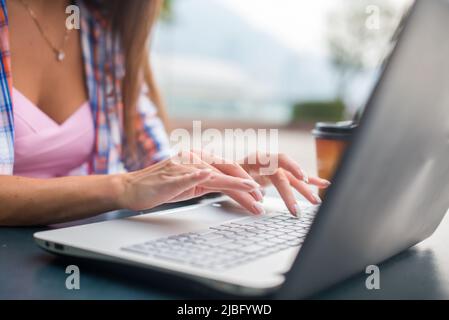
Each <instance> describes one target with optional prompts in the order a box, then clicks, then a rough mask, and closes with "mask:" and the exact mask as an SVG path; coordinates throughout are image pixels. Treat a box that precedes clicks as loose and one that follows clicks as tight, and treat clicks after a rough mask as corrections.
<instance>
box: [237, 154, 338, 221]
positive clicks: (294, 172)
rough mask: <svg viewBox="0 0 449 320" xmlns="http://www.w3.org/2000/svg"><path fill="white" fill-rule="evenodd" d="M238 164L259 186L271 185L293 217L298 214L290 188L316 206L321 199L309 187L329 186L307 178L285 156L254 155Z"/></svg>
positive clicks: (296, 165) (320, 187)
mask: <svg viewBox="0 0 449 320" xmlns="http://www.w3.org/2000/svg"><path fill="white" fill-rule="evenodd" d="M274 162H276V163H275V164H274ZM239 163H241V166H242V168H243V169H244V170H245V171H246V172H248V173H249V174H250V175H251V176H252V177H253V178H254V179H255V180H256V181H257V182H258V183H259V184H260V185H261V186H267V185H270V184H273V185H274V186H275V188H276V189H277V190H278V192H279V194H280V195H281V197H282V199H283V200H284V202H285V204H286V205H287V208H288V210H289V211H290V212H291V213H292V214H293V215H295V216H296V215H298V214H299V206H298V203H297V201H296V198H295V195H294V193H293V190H292V188H293V189H296V190H297V191H298V192H299V193H301V194H302V195H303V196H304V197H305V198H306V199H307V200H308V201H310V202H311V203H312V204H315V205H318V204H320V203H321V199H320V197H319V196H318V195H317V194H315V193H314V192H313V191H312V190H311V189H310V185H314V186H316V187H318V188H319V189H325V188H327V187H328V186H329V185H330V184H331V183H330V182H329V181H327V180H325V179H321V178H318V177H309V176H308V175H307V173H306V172H304V170H303V169H301V167H300V166H299V165H298V164H297V163H296V162H295V161H293V160H292V159H291V158H290V157H288V156H287V155H285V154H261V153H256V154H252V155H250V156H248V157H246V158H245V159H244V160H243V161H240V162H239Z"/></svg>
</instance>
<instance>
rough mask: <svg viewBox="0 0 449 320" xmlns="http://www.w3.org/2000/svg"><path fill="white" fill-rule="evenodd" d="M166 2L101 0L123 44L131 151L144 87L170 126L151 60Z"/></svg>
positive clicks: (126, 132)
mask: <svg viewBox="0 0 449 320" xmlns="http://www.w3.org/2000/svg"><path fill="white" fill-rule="evenodd" d="M163 1H164V0H102V1H98V0H96V1H94V2H95V3H96V4H97V5H99V6H101V9H102V10H103V11H104V14H106V15H107V16H108V18H109V20H110V23H111V26H112V28H113V31H114V32H117V33H118V35H119V38H120V40H121V45H122V49H123V52H124V54H125V78H124V80H123V88H122V92H123V104H124V128H125V136H126V143H127V145H128V147H130V148H131V150H133V149H134V146H135V142H136V134H135V130H136V128H135V122H134V121H135V118H136V111H137V109H136V103H137V99H138V97H139V94H140V90H141V86H142V84H146V85H147V87H148V95H149V98H150V99H151V100H152V102H153V103H154V104H155V105H156V108H157V110H158V113H159V117H160V118H161V119H162V121H163V122H164V123H165V124H166V125H167V116H166V113H165V109H164V107H163V102H162V99H161V96H160V94H159V90H158V87H157V85H156V83H155V80H154V77H153V73H152V70H151V66H150V60H149V47H150V43H149V41H150V34H151V31H152V28H153V26H154V24H155V22H156V20H157V18H158V16H159V13H160V10H161V8H162V5H163Z"/></svg>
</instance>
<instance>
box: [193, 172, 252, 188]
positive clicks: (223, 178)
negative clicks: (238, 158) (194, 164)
mask: <svg viewBox="0 0 449 320" xmlns="http://www.w3.org/2000/svg"><path fill="white" fill-rule="evenodd" d="M201 186H202V187H205V188H208V189H212V190H217V191H225V190H240V191H245V192H251V191H255V190H256V189H258V188H259V187H260V186H259V184H258V183H257V182H255V181H254V180H252V179H242V178H236V177H233V176H228V175H225V174H223V173H221V172H213V173H212V174H211V177H210V179H208V180H207V181H205V182H204V183H203V184H202V185H201Z"/></svg>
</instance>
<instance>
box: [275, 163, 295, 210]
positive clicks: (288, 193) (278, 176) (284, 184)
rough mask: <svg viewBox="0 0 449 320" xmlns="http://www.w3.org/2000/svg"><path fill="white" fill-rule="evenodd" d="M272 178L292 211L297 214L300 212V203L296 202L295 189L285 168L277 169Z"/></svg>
mask: <svg viewBox="0 0 449 320" xmlns="http://www.w3.org/2000/svg"><path fill="white" fill-rule="evenodd" d="M270 179H271V181H272V182H273V185H274V186H275V187H276V189H277V190H278V192H279V194H280V195H281V198H282V200H284V202H285V204H286V205H287V208H288V210H289V211H290V213H291V214H292V215H294V216H297V215H298V213H299V207H298V203H297V202H296V199H295V195H294V194H293V190H292V188H291V186H290V181H289V179H288V177H287V175H286V174H285V172H284V170H277V171H276V173H275V174H274V175H272V176H270Z"/></svg>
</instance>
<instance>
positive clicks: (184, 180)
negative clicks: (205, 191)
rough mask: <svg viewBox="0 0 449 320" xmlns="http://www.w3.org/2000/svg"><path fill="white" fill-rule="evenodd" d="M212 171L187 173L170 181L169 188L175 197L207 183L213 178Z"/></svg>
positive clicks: (204, 170)
mask: <svg viewBox="0 0 449 320" xmlns="http://www.w3.org/2000/svg"><path fill="white" fill-rule="evenodd" d="M211 175H212V171H211V170H210V169H203V170H196V171H193V172H189V173H185V174H182V175H180V176H177V177H174V178H171V179H169V181H168V184H167V187H168V188H169V189H170V192H171V193H173V194H174V196H173V197H175V196H177V195H179V194H181V193H183V192H185V191H187V190H188V189H191V188H193V187H195V186H196V185H199V184H201V183H204V182H206V181H207V180H209V179H210V178H211Z"/></svg>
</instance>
